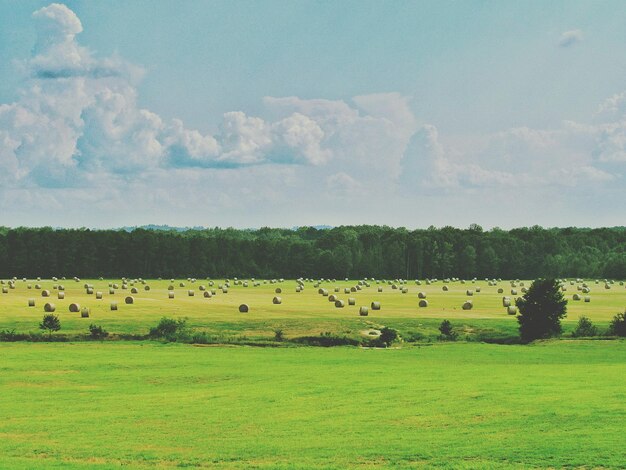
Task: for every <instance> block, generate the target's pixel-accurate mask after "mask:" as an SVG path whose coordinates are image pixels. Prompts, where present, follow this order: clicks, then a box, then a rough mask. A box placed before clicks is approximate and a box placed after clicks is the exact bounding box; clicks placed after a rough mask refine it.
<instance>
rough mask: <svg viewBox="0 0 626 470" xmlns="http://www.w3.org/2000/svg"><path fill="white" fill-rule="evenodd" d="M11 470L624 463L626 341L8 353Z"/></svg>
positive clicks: (79, 347) (30, 349) (6, 418)
mask: <svg viewBox="0 0 626 470" xmlns="http://www.w3.org/2000/svg"><path fill="white" fill-rule="evenodd" d="M0 357H1V358H2V360H1V361H0V367H1V369H2V371H1V373H0V396H1V397H2V400H0V468H24V469H33V468H46V469H48V468H114V467H117V466H119V465H129V466H131V467H133V468H144V467H165V468H167V467H181V466H190V467H194V466H198V467H203V466H207V467H209V466H219V467H220V468H244V467H245V468H250V467H252V468H285V469H287V468H289V469H291V468H303V469H304V468H306V469H309V468H348V467H351V468H354V467H356V468H379V467H394V466H395V467H396V468H413V467H417V468H421V467H433V466H435V467H443V468H520V469H521V468H532V467H551V468H560V467H584V468H624V462H626V453H625V448H624V445H623V431H624V427H625V425H626V408H625V407H624V403H625V400H626V342H624V341H555V342H546V343H537V344H534V345H530V346H499V345H488V344H475V343H459V344H452V343H451V344H434V345H431V346H422V347H412V348H404V349H390V350H377V349H373V350H368V349H357V348H332V349H320V348H282V349H273V348H245V347H230V348H229V347H197V346H190V345H180V344H158V343H152V342H139V343H134V342H118V343H64V344H59V343H4V344H0Z"/></svg>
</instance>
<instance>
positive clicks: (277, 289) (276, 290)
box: [274, 287, 283, 294]
mask: <svg viewBox="0 0 626 470" xmlns="http://www.w3.org/2000/svg"><path fill="white" fill-rule="evenodd" d="M274 293H276V294H282V293H283V290H282V289H281V288H280V287H277V288H276V289H274Z"/></svg>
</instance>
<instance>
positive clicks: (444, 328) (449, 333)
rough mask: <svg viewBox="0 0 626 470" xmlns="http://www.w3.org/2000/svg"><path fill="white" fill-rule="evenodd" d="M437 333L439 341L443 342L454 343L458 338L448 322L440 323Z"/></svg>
mask: <svg viewBox="0 0 626 470" xmlns="http://www.w3.org/2000/svg"><path fill="white" fill-rule="evenodd" d="M439 332H440V333H441V335H440V336H439V339H442V340H444V341H454V340H455V339H456V338H457V336H458V333H457V332H456V331H454V328H453V327H452V323H450V320H444V321H442V322H441V325H439Z"/></svg>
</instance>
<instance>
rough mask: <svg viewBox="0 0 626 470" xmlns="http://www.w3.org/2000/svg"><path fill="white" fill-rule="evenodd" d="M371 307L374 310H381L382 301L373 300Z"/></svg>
mask: <svg viewBox="0 0 626 470" xmlns="http://www.w3.org/2000/svg"><path fill="white" fill-rule="evenodd" d="M370 307H371V308H372V310H380V302H372V303H371V304H370Z"/></svg>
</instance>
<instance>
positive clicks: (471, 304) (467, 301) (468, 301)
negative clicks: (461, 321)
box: [461, 300, 474, 310]
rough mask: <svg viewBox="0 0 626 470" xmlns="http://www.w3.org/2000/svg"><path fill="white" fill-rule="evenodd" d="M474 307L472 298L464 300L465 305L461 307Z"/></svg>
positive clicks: (467, 308)
mask: <svg viewBox="0 0 626 470" xmlns="http://www.w3.org/2000/svg"><path fill="white" fill-rule="evenodd" d="M473 307H474V304H473V303H472V301H471V300H466V301H465V302H463V306H462V307H461V308H462V309H463V310H471V309H472V308H473Z"/></svg>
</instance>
